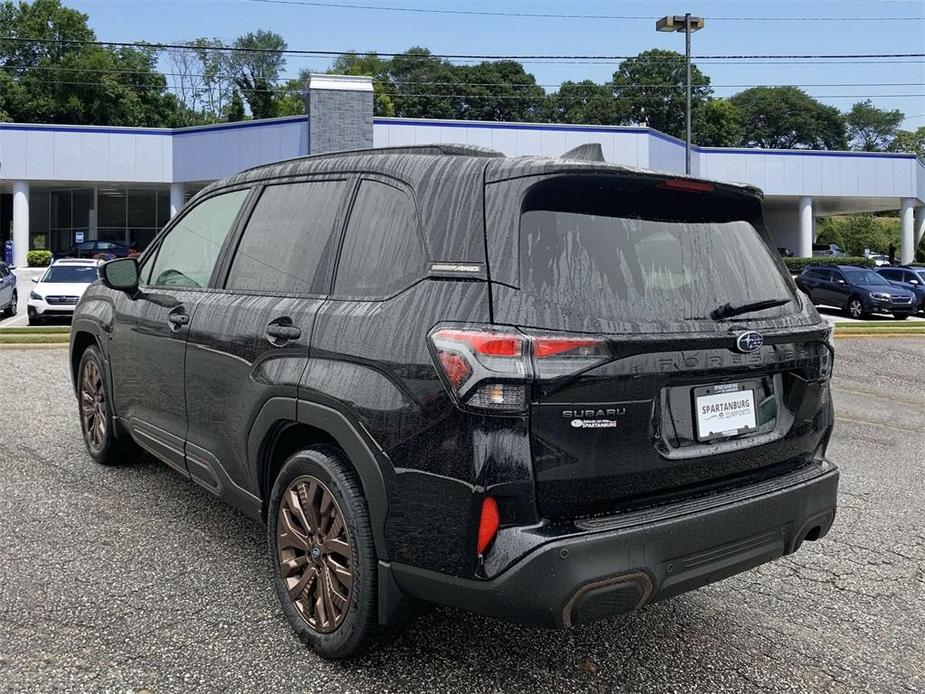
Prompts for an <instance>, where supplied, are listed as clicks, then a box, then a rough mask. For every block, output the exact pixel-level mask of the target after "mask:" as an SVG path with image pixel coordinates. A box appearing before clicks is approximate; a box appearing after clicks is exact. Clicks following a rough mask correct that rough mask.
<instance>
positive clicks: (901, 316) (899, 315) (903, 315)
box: [893, 313, 910, 320]
mask: <svg viewBox="0 0 925 694" xmlns="http://www.w3.org/2000/svg"><path fill="white" fill-rule="evenodd" d="M909 315H910V314H908V313H894V314H893V318H895V319H896V320H906V319H907V318H908V317H909Z"/></svg>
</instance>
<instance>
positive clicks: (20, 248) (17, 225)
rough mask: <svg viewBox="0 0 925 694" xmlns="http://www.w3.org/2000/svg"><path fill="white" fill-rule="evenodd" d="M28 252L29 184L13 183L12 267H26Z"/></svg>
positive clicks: (22, 182) (24, 182) (23, 182)
mask: <svg viewBox="0 0 925 694" xmlns="http://www.w3.org/2000/svg"><path fill="white" fill-rule="evenodd" d="M28 252H29V182H28V181H13V265H15V266H16V267H26V266H27V265H28V264H29V263H28V261H27V260H26V254H27V253H28Z"/></svg>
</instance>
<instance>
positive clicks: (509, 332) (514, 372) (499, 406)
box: [430, 327, 612, 413]
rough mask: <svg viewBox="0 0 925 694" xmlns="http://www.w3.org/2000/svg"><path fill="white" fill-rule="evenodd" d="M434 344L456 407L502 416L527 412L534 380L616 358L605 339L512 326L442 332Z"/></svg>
mask: <svg viewBox="0 0 925 694" xmlns="http://www.w3.org/2000/svg"><path fill="white" fill-rule="evenodd" d="M430 341H431V345H432V347H433V353H434V361H435V363H436V364H437V366H438V367H439V370H440V372H441V374H442V375H443V377H444V381H445V383H446V385H447V388H448V389H449V391H450V393H451V394H452V395H453V397H454V399H455V400H456V401H457V403H459V404H460V405H462V406H464V407H467V408H473V409H477V410H483V411H491V412H499V413H520V412H523V411H525V409H526V406H527V402H528V394H529V393H528V387H529V385H530V384H531V383H532V382H535V381H545V380H549V379H555V378H560V377H562V376H568V375H574V374H577V373H580V372H581V371H584V370H586V369H589V368H592V367H594V366H597V365H599V364H602V363H604V362H605V361H609V360H610V359H611V358H612V352H611V350H610V345H609V344H608V343H607V341H606V340H603V339H601V338H597V337H588V336H584V335H559V334H555V335H552V334H545V333H536V334H533V333H526V332H523V331H520V330H515V329H513V328H483V327H471V328H468V327H467V328H441V329H438V330H436V331H434V332H433V333H431V335H430Z"/></svg>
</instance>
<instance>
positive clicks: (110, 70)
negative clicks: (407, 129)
mask: <svg viewBox="0 0 925 694" xmlns="http://www.w3.org/2000/svg"><path fill="white" fill-rule="evenodd" d="M0 70H7V71H9V72H14V71H18V72H21V73H23V74H26V73H29V72H32V71H40V72H54V73H72V74H83V73H91V74H103V75H105V74H125V75H149V74H150V75H155V76H156V75H163V76H164V77H184V78H190V79H193V78H196V79H203V78H206V77H208V78H210V79H214V80H233V79H234V78H235V77H236V75H233V74H230V73H214V74H208V75H207V74H205V73H199V72H190V73H183V72H160V71H158V72H151V71H150V70H129V69H124V68H72V67H55V66H40V65H37V66H31V67H24V68H20V67H16V66H13V65H0ZM290 79H298V78H297V77H294V78H287V77H278V78H276V79H275V80H273V81H274V82H288V81H289V80H290ZM373 79H374V80H375V78H373ZM388 83H389V84H394V83H392V82H388ZM398 83H399V84H403V85H405V84H415V85H428V86H440V87H510V88H514V89H528V88H531V87H553V88H557V89H558V88H561V87H562V86H563V85H565V84H566V83H565V82H531V83H512V82H438V81H432V80H404V79H403V80H399V82H398ZM568 86H570V87H576V86H577V87H585V86H592V85H584V84H581V82H574V81H570V83H569V84H568ZM595 86H599V87H607V86H609V83H607V82H605V83H595ZM619 86H620V87H638V88H647V89H679V88H681V89H683V88H684V85H683V84H664V83H659V84H654V83H648V84H647V83H642V82H630V83H626V84H620V85H619ZM695 86H705V87H710V88H715V89H746V88H750V87H920V86H925V85H923V83H922V82H802V83H794V82H787V83H779V84H777V83H775V84H770V83H754V82H742V83H738V84H722V83H710V84H708V85H695ZM872 96H875V95H872Z"/></svg>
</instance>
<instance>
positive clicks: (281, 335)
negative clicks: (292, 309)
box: [266, 318, 302, 345]
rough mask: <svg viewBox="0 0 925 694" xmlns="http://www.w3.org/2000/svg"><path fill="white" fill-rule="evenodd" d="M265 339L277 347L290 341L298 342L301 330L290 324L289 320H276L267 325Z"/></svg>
mask: <svg viewBox="0 0 925 694" xmlns="http://www.w3.org/2000/svg"><path fill="white" fill-rule="evenodd" d="M266 335H267V338H269V340H270V342H271V343H272V344H274V345H279V344H282V343H285V342H289V341H290V340H298V339H299V338H300V337H302V330H301V329H300V328H298V327H296V326H295V325H293V324H292V320H291V319H289V318H277V319H276V320H275V321H273V322H272V323H270V324H269V325H267V330H266Z"/></svg>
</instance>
